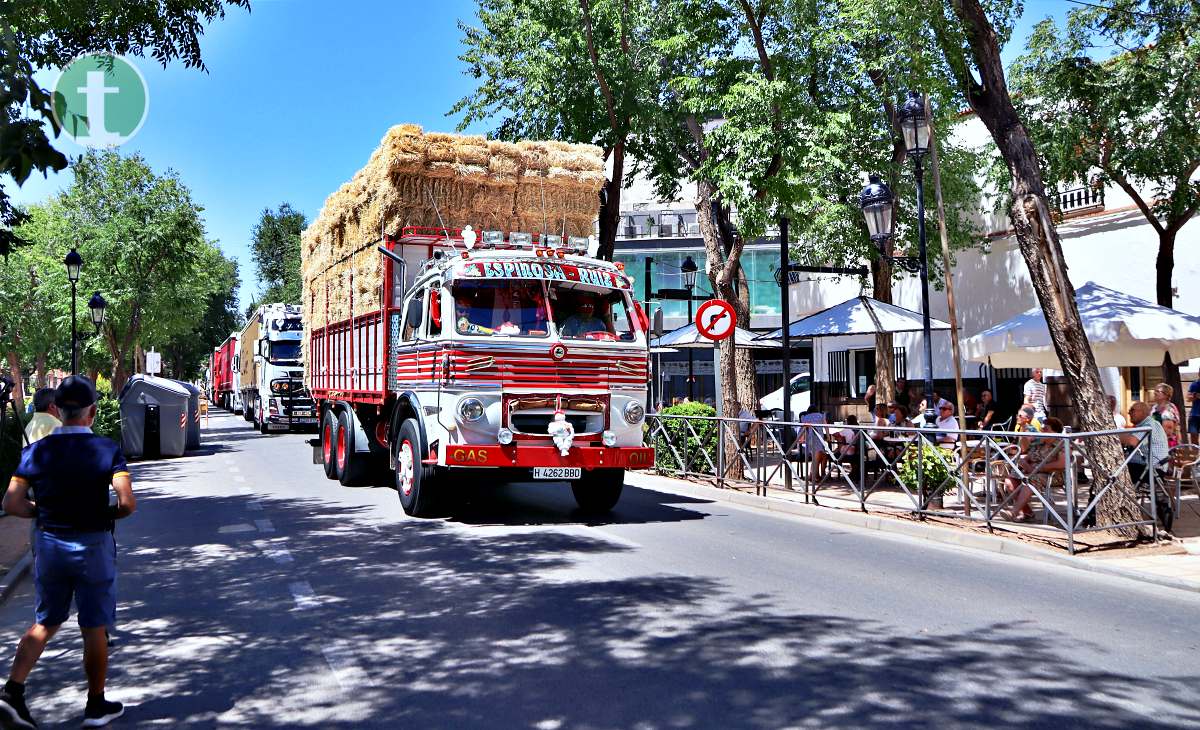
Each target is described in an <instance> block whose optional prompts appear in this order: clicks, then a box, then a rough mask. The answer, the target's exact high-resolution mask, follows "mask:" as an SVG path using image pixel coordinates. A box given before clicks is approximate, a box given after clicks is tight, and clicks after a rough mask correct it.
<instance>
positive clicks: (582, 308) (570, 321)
mask: <svg viewBox="0 0 1200 730" xmlns="http://www.w3.org/2000/svg"><path fill="white" fill-rule="evenodd" d="M560 329H561V330H562V336H563V337H576V338H578V337H583V336H584V335H586V334H588V333H590V332H607V331H608V326H607V325H606V324H604V320H602V319H600V318H599V317H597V316H596V297H595V296H594V295H592V294H580V295H579V298H578V299H577V300H576V301H575V313H574V314H572V315H571V316H569V317H567V318H566V319H565V320H563V323H562V327H561V328H560Z"/></svg>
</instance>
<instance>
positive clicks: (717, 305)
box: [696, 299, 737, 341]
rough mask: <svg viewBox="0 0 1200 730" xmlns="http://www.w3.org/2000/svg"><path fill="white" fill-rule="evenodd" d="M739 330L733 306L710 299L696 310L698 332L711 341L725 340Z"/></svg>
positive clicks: (719, 300)
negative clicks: (735, 330)
mask: <svg viewBox="0 0 1200 730" xmlns="http://www.w3.org/2000/svg"><path fill="white" fill-rule="evenodd" d="M736 328H737V315H736V314H735V313H734V311H733V305H732V304H730V303H729V302H726V301H723V300H721V299H709V300H708V301H707V302H705V303H704V304H701V305H700V308H699V309H697V310H696V331H698V332H699V333H700V336H701V337H707V338H708V339H710V340H713V341H716V340H723V339H725V338H726V337H729V336H730V335H732V334H733V330H734V329H736Z"/></svg>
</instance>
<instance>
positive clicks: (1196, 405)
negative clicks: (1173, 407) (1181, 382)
mask: <svg viewBox="0 0 1200 730" xmlns="http://www.w3.org/2000/svg"><path fill="white" fill-rule="evenodd" d="M1188 392H1189V393H1193V394H1194V395H1195V396H1196V397H1195V398H1193V399H1192V418H1200V380H1193V381H1192V384H1191V385H1190V386H1188Z"/></svg>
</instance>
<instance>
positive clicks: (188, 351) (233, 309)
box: [162, 254, 244, 380]
mask: <svg viewBox="0 0 1200 730" xmlns="http://www.w3.org/2000/svg"><path fill="white" fill-rule="evenodd" d="M213 266H214V270H213V272H212V281H213V283H214V288H213V290H212V292H211V293H210V294H209V295H208V299H207V301H206V303H205V308H204V315H203V316H202V317H201V319H200V321H199V323H198V324H197V325H196V326H195V327H194V328H193V329H192V330H191V331H189V332H186V333H182V334H178V335H176V336H175V337H173V338H171V340H170V341H169V342H168V343H167V344H166V345H165V346H164V347H163V348H162V350H163V366H164V372H166V373H168V374H169V375H170V377H173V378H175V379H176V380H193V379H195V378H198V377H199V376H200V372H201V370H202V368H203V366H204V363H205V361H206V360H207V359H208V358H209V357H210V356H211V355H212V351H213V350H214V349H215V348H216V347H217V345H219V344H221V343H222V342H224V341H225V338H226V337H228V336H229V334H230V333H231V332H236V331H238V330H239V329H241V327H242V324H243V321H244V320H243V319H242V316H241V313H240V312H239V311H238V297H237V291H238V287H239V286H240V285H241V280H240V278H239V277H238V266H237V261H235V260H233V259H231V258H226V257H225V256H224V255H223V254H222V255H220V257H219V258H218V259H215V260H214V261H213Z"/></svg>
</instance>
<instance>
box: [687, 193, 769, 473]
mask: <svg viewBox="0 0 1200 730" xmlns="http://www.w3.org/2000/svg"><path fill="white" fill-rule="evenodd" d="M715 195H716V186H714V185H713V184H712V183H711V182H708V181H701V182H698V183H696V219H697V222H698V223H699V226H700V235H701V237H702V238H703V239H704V256H705V261H706V265H705V273H707V274H708V280H709V282H710V283H711V284H712V287H713V291H714V292H715V293H716V296H717V298H718V299H723V300H724V301H726V302H729V303H730V304H731V305H733V311H734V314H736V315H737V323H738V326H743V325H745V324H746V323H747V322H749V320H750V306H749V304H748V301H749V299H748V296H747V297H745V298H743V296H742V292H741V291H739V290H740V289H744V288H745V277H740V276H735V275H734V273H735V272H736V271H738V269H740V267H739V266H738V263H737V261H736V259H737V258H740V246H736V245H735V244H733V243H732V242H730V247H729V249H730V253H729V254H727V252H726V246H725V240H724V239H725V236H724V235H723V234H722V230H721V229H722V228H724V227H725V226H722V225H721V221H720V220H718V219H717V216H716V215H714V212H713V207H714V206H713V198H714V196H715ZM733 254H736V256H734V255H733ZM719 347H720V372H719V373H716V374H715V377H719V378H721V384H722V386H723V387H722V388H721V409H722V412H723V413H724V414H725V416H726V417H727V418H736V417H737V415H738V414H739V413H741V411H742V407H743V406H745V407H746V408H747V409H748V410H751V411H753V410H755V407H754V406H755V401H754V360H753V358H752V357H751V355H750V352H749V351H748V350H740V351H739V350H738V349H737V348H735V347H734V346H733V338H728V339H726V340H724V341H722V342H721V344H720V346H719ZM730 386H732V387H730ZM724 440H725V454H726V455H727V459H726V469H725V477H726V478H727V479H742V478H743V476H744V475H745V471H744V469H743V468H742V462H741V460H740V459H738V458H737V457H736V454H737V449H738V431H737V429H736V428H727V429H725V433H724Z"/></svg>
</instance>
